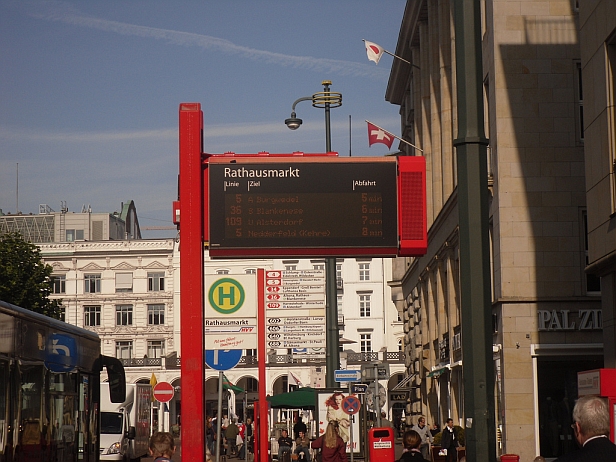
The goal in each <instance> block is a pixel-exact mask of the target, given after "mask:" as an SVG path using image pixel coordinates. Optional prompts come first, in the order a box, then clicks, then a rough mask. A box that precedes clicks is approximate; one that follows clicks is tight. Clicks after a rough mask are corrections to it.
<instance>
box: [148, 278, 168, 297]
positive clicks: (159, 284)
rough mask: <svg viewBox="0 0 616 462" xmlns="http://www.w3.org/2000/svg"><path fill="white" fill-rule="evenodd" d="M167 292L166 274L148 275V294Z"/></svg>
mask: <svg viewBox="0 0 616 462" xmlns="http://www.w3.org/2000/svg"><path fill="white" fill-rule="evenodd" d="M163 290H165V273H148V292H161V291H163Z"/></svg>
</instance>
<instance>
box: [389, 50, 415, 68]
mask: <svg viewBox="0 0 616 462" xmlns="http://www.w3.org/2000/svg"><path fill="white" fill-rule="evenodd" d="M383 53H387V54H388V55H389V56H393V57H394V58H398V59H399V60H400V61H404V62H405V63H408V64H411V65H412V64H413V63H411V62H410V61H407V60H406V59H404V58H401V57H400V56H398V55H395V54H393V53H390V52H389V51H387V50H386V49H384V48H383Z"/></svg>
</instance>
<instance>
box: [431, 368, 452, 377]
mask: <svg viewBox="0 0 616 462" xmlns="http://www.w3.org/2000/svg"><path fill="white" fill-rule="evenodd" d="M448 370H449V366H445V367H440V368H438V369H434V370H433V371H430V372H428V375H427V377H440V376H441V375H442V374H444V373H445V372H447V371H448Z"/></svg>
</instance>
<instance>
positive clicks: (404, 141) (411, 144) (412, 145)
mask: <svg viewBox="0 0 616 462" xmlns="http://www.w3.org/2000/svg"><path fill="white" fill-rule="evenodd" d="M364 120H365V121H366V122H367V123H369V124H371V125H374V126H375V127H376V128H378V129H379V130H383V131H384V132H387V133H389V134H390V135H391V136H393V137H394V138H396V139H397V140H400V141H402V142H403V143H406V144H408V145H409V146H411V147H413V148H415V149H417V150H418V151H421V152H423V149H421V148H418V147H417V146H415V145H414V144H413V143H409V142H408V141H406V140H403V139H402V138H400V137H399V136H396V135H394V134H393V133H391V132H388V131H387V130H385V129H384V128H383V127H379V126H378V125H377V124H375V123H374V122H370V121H369V120H368V119H364Z"/></svg>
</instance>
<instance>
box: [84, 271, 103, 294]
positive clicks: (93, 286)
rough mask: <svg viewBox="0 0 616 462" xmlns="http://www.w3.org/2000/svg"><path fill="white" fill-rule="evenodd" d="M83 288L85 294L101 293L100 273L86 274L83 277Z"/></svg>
mask: <svg viewBox="0 0 616 462" xmlns="http://www.w3.org/2000/svg"><path fill="white" fill-rule="evenodd" d="M83 280H84V289H83V291H84V292H85V293H86V294H100V293H101V275H100V274H86V275H84V277H83Z"/></svg>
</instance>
